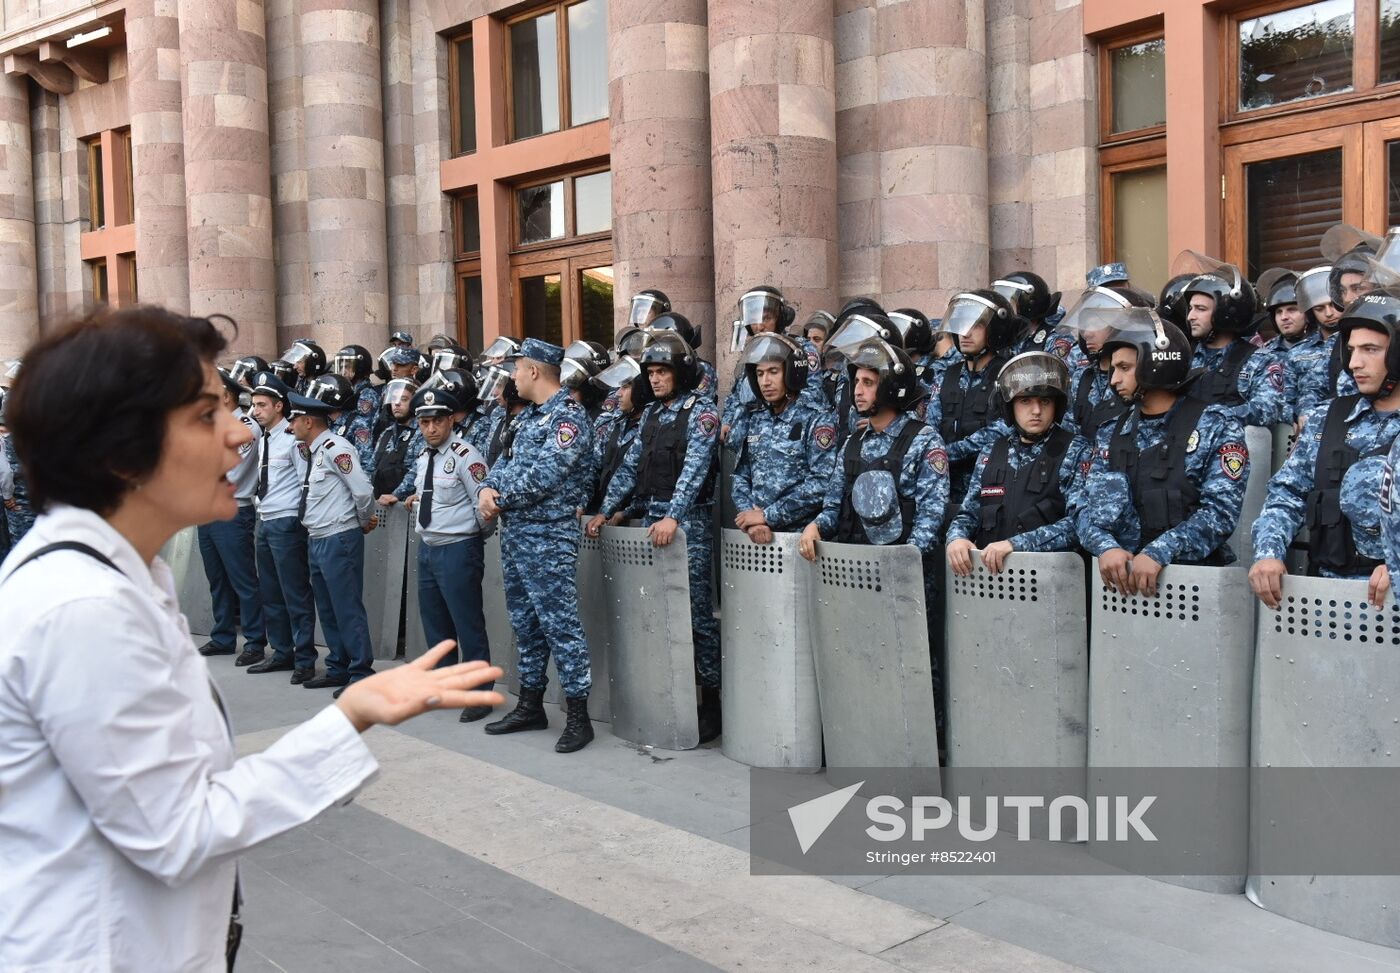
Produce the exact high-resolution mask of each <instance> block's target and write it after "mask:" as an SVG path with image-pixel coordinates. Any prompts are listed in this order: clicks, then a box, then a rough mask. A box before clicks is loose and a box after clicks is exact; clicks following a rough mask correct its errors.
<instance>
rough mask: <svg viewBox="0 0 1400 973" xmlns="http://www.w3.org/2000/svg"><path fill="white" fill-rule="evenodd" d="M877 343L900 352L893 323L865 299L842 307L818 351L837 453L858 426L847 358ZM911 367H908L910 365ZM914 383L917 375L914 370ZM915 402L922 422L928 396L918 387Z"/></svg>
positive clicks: (881, 310)
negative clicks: (833, 419) (832, 413)
mask: <svg viewBox="0 0 1400 973" xmlns="http://www.w3.org/2000/svg"><path fill="white" fill-rule="evenodd" d="M871 340H880V341H883V342H885V343H886V344H888V345H890V346H891V347H892V348H901V349H902V348H903V342H904V338H903V336H902V335H901V334H900V332H899V328H897V327H895V323H894V322H893V321H892V320H890V318H889V316H888V315H887V314H885V311H884V309H883V308H881V307H880V305H878V304H876V303H875V302H874V301H872V300H870V299H869V298H856V299H855V300H852V301H847V302H846V306H845V307H844V308H842V309H841V313H840V314H839V315H837V317H836V328H835V330H834V331H832V332H831V337H830V338H828V339H827V342H826V345H825V346H823V348H822V355H823V359H824V364H825V366H826V369H827V378H828V381H829V384H827V385H826V390H827V398H828V400H829V401H830V402H831V404H832V407H833V408H834V409H835V410H836V445H837V448H838V449H839V448H840V447H841V445H842V444H843V443H845V441H846V438H847V437H848V436H850V434H851V433H852V432H853V431H854V430H855V429H856V427H857V426H858V425H859V423H860V416H859V414H858V410H857V409H856V405H855V400H854V398H853V397H852V389H851V378H850V367H849V366H850V356H851V355H852V354H854V353H855V352H856V351H857V350H858V349H859V348H860V347H861V346H862V345H864V344H865V343H866V342H867V341H871ZM911 364H912V363H911ZM914 377H915V382H916V383H917V382H918V371H917V369H916V370H915V376H914ZM919 393H920V394H919V396H918V401H917V402H915V403H914V406H913V408H915V409H917V410H918V412H919V418H920V419H921V420H922V419H923V410H924V409H925V408H926V407H927V405H928V394H927V393H926V392H925V390H924V388H923V386H922V385H921V386H919Z"/></svg>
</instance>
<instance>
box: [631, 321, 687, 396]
mask: <svg viewBox="0 0 1400 973" xmlns="http://www.w3.org/2000/svg"><path fill="white" fill-rule="evenodd" d="M662 316H663V317H667V316H668V315H662ZM675 317H680V315H675ZM682 320H684V319H682ZM638 364H640V365H641V367H642V381H641V382H640V383H639V384H638V386H637V388H636V392H635V393H634V395H633V401H634V402H636V403H637V404H638V405H645V404H646V403H647V402H651V401H654V400H655V399H656V395H655V393H653V392H652V389H651V381H650V372H649V370H648V369H647V366H648V365H664V366H665V367H667V368H669V369H671V374H672V375H673V376H675V382H674V384H673V385H672V389H671V395H670V396H668V398H667V401H669V400H670V399H672V398H675V397H676V396H678V395H684V394H686V393H687V392H690V391H692V390H693V389H694V388H695V387H696V386H697V385H699V384H700V375H701V372H700V360H699V359H698V358H696V357H695V349H694V348H692V347H691V346H690V343H689V342H688V341H686V340H685V338H683V337H682V336H681V334H680V332H679V331H675V330H668V329H662V330H659V331H652V332H651V333H650V334H648V335H647V343H646V347H645V348H643V349H642V357H641V360H640V361H639V362H638Z"/></svg>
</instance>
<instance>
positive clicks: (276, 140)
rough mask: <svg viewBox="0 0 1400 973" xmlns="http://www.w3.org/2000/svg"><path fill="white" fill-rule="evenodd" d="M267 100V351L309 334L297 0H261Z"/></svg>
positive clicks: (303, 133)
mask: <svg viewBox="0 0 1400 973" xmlns="http://www.w3.org/2000/svg"><path fill="white" fill-rule="evenodd" d="M267 99H268V115H269V117H270V118H271V120H272V135H271V140H270V141H271V146H270V149H271V158H272V226H273V232H274V234H275V239H274V242H273V252H274V253H275V254H276V255H277V268H276V273H277V340H276V342H275V347H273V348H270V349H268V350H269V351H270V352H271V353H273V354H277V353H280V352H281V350H282V349H284V348H286V347H287V346H288V345H290V344H291V343H292V342H293V341H295V340H296V339H297V338H300V337H303V336H305V335H309V334H311V274H310V271H309V269H308V267H307V240H306V126H305V124H304V123H305V113H304V112H303V111H302V107H301V0H267ZM376 354H377V352H376Z"/></svg>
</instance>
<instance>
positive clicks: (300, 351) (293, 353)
mask: <svg viewBox="0 0 1400 973" xmlns="http://www.w3.org/2000/svg"><path fill="white" fill-rule="evenodd" d="M312 357H313V355H312V352H311V349H310V348H308V347H306V345H300V344H297V345H292V347H290V348H288V349H287V350H286V351H285V352H283V353H282V360H283V361H284V362H286V363H287V364H288V365H291V366H292V367H294V368H295V367H296V365H297V363H298V362H303V361H309V360H310V359H311V358H312Z"/></svg>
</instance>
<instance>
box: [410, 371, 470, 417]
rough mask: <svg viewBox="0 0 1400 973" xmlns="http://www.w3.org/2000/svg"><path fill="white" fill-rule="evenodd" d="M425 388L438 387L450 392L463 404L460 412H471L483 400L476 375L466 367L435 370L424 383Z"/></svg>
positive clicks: (440, 389)
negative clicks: (478, 391)
mask: <svg viewBox="0 0 1400 973" xmlns="http://www.w3.org/2000/svg"><path fill="white" fill-rule="evenodd" d="M422 387H423V388H425V389H437V390H439V391H444V392H447V393H448V394H450V395H451V396H452V397H453V398H454V399H455V400H456V401H457V402H459V403H460V404H461V406H462V408H461V409H459V410H456V411H459V412H471V411H472V410H474V409H475V408H476V407H477V406H478V405H480V404H481V400H480V398H479V397H478V393H477V381H476V375H474V374H473V373H472V372H471V371H470V370H468V369H465V368H443V369H440V370H438V371H435V372H433V374H432V375H431V376H429V377H428V380H427V381H426V382H424V383H423V386H422Z"/></svg>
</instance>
